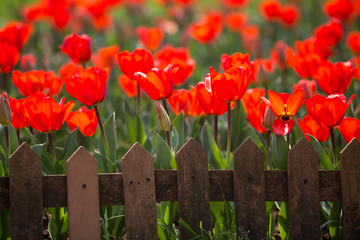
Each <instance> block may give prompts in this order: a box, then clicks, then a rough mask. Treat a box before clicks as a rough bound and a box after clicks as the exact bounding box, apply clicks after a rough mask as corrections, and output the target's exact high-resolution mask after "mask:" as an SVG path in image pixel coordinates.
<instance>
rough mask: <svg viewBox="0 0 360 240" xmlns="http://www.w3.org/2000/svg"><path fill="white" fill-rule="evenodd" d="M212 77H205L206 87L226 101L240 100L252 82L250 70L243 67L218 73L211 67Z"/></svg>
mask: <svg viewBox="0 0 360 240" xmlns="http://www.w3.org/2000/svg"><path fill="white" fill-rule="evenodd" d="M210 75H211V78H205V81H206V82H205V86H206V89H207V90H208V91H210V92H212V93H213V94H214V96H215V97H217V98H218V99H220V100H221V101H224V102H230V101H239V100H240V99H241V98H242V96H243V95H244V93H245V91H246V89H247V88H248V86H249V84H250V77H249V75H250V74H249V72H248V71H246V70H244V69H243V68H241V67H232V68H229V69H228V70H227V71H226V72H225V73H220V74H218V73H217V72H216V71H215V69H213V68H212V67H210Z"/></svg>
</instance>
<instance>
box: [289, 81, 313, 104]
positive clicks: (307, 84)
mask: <svg viewBox="0 0 360 240" xmlns="http://www.w3.org/2000/svg"><path fill="white" fill-rule="evenodd" d="M297 88H301V89H302V90H303V97H304V99H310V98H312V96H314V95H315V94H316V82H315V81H314V80H311V81H310V80H306V79H301V80H300V81H299V82H298V83H297V84H294V85H293V89H294V90H296V89H297Z"/></svg>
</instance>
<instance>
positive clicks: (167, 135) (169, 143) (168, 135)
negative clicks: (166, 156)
mask: <svg viewBox="0 0 360 240" xmlns="http://www.w3.org/2000/svg"><path fill="white" fill-rule="evenodd" d="M166 138H167V143H168V145H169V148H170V151H171V141H170V132H169V131H166Z"/></svg>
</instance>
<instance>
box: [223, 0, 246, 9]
mask: <svg viewBox="0 0 360 240" xmlns="http://www.w3.org/2000/svg"><path fill="white" fill-rule="evenodd" d="M246 2H247V0H222V3H223V4H224V6H226V7H228V8H236V7H241V6H243V5H244V4H245V3H246Z"/></svg>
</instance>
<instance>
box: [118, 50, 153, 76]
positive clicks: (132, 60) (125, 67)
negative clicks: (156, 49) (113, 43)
mask: <svg viewBox="0 0 360 240" xmlns="http://www.w3.org/2000/svg"><path fill="white" fill-rule="evenodd" d="M115 60H116V61H117V62H118V64H119V68H120V69H121V71H122V72H123V73H124V74H125V75H126V76H127V77H128V78H131V79H134V73H136V72H142V73H144V74H147V73H148V72H149V71H150V70H151V69H152V68H153V67H154V59H153V56H152V55H151V52H150V51H147V50H145V49H142V48H137V49H135V50H134V51H133V52H132V53H129V51H127V50H126V51H123V52H121V53H119V54H116V55H115Z"/></svg>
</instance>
